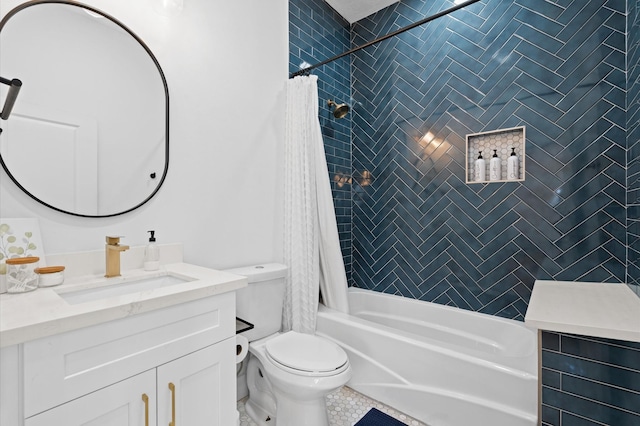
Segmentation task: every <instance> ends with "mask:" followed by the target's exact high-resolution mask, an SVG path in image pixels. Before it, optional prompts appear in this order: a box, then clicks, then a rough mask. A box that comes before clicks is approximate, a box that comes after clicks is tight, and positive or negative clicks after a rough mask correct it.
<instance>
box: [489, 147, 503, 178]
mask: <svg viewBox="0 0 640 426" xmlns="http://www.w3.org/2000/svg"><path fill="white" fill-rule="evenodd" d="M500 166H501V164H500V158H498V150H497V149H494V150H493V156H492V157H491V161H489V180H500V179H501V178H502V170H500Z"/></svg>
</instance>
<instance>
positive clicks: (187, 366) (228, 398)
mask: <svg viewBox="0 0 640 426" xmlns="http://www.w3.org/2000/svg"><path fill="white" fill-rule="evenodd" d="M235 350H236V344H235V337H232V338H229V339H226V340H223V341H222V342H220V343H217V344H215V345H212V346H208V347H206V348H204V349H201V350H199V351H197V352H194V353H192V354H189V355H186V356H184V357H182V358H178V359H176V360H175V361H172V362H170V363H167V364H164V365H162V366H160V367H158V375H157V377H158V382H157V384H158V425H168V424H170V422H172V421H175V423H173V424H176V425H183V426H201V425H202V426H205V425H206V426H229V425H233V424H235V421H236V420H235V419H236V417H235V409H236V401H235V396H236V376H235ZM170 385H171V388H172V389H171V388H170Z"/></svg>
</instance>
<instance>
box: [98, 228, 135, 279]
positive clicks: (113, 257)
mask: <svg viewBox="0 0 640 426" xmlns="http://www.w3.org/2000/svg"><path fill="white" fill-rule="evenodd" d="M120 238H122V237H110V236H107V237H106V241H107V244H106V245H105V249H104V253H105V274H104V276H105V277H107V278H111V277H119V276H120V253H121V252H123V251H126V250H129V246H125V245H120Z"/></svg>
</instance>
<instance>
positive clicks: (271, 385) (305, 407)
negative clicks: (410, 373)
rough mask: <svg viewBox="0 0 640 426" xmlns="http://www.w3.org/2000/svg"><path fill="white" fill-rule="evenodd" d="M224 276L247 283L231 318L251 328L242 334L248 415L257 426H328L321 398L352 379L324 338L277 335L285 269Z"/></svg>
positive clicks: (344, 360)
mask: <svg viewBox="0 0 640 426" xmlns="http://www.w3.org/2000/svg"><path fill="white" fill-rule="evenodd" d="M228 272H231V273H234V274H236V275H243V276H245V277H247V278H248V280H249V285H248V286H247V287H245V288H242V289H240V290H238V291H236V316H237V317H238V318H241V319H243V320H245V321H248V322H249V323H251V324H253V325H254V328H253V329H251V330H248V331H245V332H242V333H241V334H242V335H244V336H245V337H246V338H247V340H248V341H249V356H248V357H247V359H248V364H247V370H246V377H247V387H248V389H249V399H248V401H247V403H246V404H245V407H246V410H247V413H248V414H249V416H251V418H252V419H253V421H254V422H256V423H257V424H258V425H260V426H267V425H277V426H328V425H329V420H328V417H327V409H326V403H325V396H326V395H327V394H329V393H330V392H332V391H334V390H336V389H338V388H340V387H342V386H343V385H345V384H346V383H347V382H348V381H349V379H350V378H351V366H350V364H349V359H348V357H347V354H346V353H345V351H344V350H343V349H342V348H341V347H340V346H338V345H337V344H335V343H334V342H332V341H330V340H327V339H325V338H322V337H319V336H315V335H311V334H304V333H298V332H295V331H288V332H281V331H280V329H281V323H282V306H283V302H284V290H285V284H284V277H285V274H286V272H287V267H286V266H285V265H280V264H275V263H272V264H264V265H257V266H248V267H243V268H236V269H231V270H228ZM245 362H247V360H245Z"/></svg>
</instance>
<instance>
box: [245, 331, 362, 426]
mask: <svg viewBox="0 0 640 426" xmlns="http://www.w3.org/2000/svg"><path fill="white" fill-rule="evenodd" d="M249 353H250V355H251V356H250V360H249V365H248V367H247V385H248V388H249V400H248V401H247V403H246V410H247V413H248V414H249V415H250V416H251V417H252V419H253V420H254V421H256V423H258V424H259V425H260V426H266V425H273V424H276V425H277V426H328V425H329V420H328V416H327V407H326V402H325V396H326V395H327V394H328V393H330V392H332V391H334V390H336V389H338V388H340V387H342V386H343V385H345V384H346V383H347V382H348V381H349V379H350V378H351V366H350V364H349V360H348V358H347V354H346V353H345V352H344V350H342V348H340V346H338V345H336V344H335V343H333V342H331V341H329V340H327V339H324V338H322V337H318V336H314V335H310V334H302V333H297V332H294V331H289V332H286V333H277V334H274V335H272V336H269V337H266V338H264V339H260V340H258V341H255V342H252V343H250V345H249Z"/></svg>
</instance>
